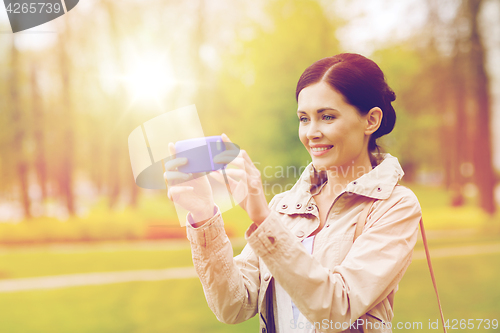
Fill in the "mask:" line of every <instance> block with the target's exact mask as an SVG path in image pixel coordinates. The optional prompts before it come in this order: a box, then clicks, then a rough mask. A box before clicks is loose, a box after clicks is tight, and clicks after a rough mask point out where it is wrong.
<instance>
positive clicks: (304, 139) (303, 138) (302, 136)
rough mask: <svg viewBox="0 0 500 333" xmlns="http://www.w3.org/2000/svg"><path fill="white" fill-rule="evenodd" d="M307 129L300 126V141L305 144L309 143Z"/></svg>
mask: <svg viewBox="0 0 500 333" xmlns="http://www.w3.org/2000/svg"><path fill="white" fill-rule="evenodd" d="M306 134H307V131H306V130H305V129H304V128H303V127H302V126H301V127H299V139H300V142H302V144H303V145H304V146H305V145H306V143H307V137H306Z"/></svg>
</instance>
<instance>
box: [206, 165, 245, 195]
mask: <svg viewBox="0 0 500 333" xmlns="http://www.w3.org/2000/svg"><path fill="white" fill-rule="evenodd" d="M210 177H212V178H213V179H215V180H216V181H217V182H219V183H220V184H224V185H226V186H227V185H228V184H227V183H226V179H225V178H224V176H223V175H222V172H219V171H216V172H212V173H210ZM226 178H227V181H228V183H229V188H230V189H231V193H232V195H233V196H234V195H235V193H236V192H238V193H239V194H240V195H239V197H242V196H243V194H242V193H246V192H247V190H246V187H247V186H246V185H245V184H246V181H245V180H239V181H237V180H234V179H232V178H231V177H229V176H228V177H226ZM240 201H241V200H240Z"/></svg>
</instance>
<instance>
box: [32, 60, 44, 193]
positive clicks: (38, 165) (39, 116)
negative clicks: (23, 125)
mask: <svg viewBox="0 0 500 333" xmlns="http://www.w3.org/2000/svg"><path fill="white" fill-rule="evenodd" d="M37 66H38V64H37V63H33V64H32V66H31V99H32V105H33V111H32V112H33V124H34V130H33V136H34V139H35V147H36V148H35V149H36V152H35V169H36V174H37V178H38V183H39V185H40V189H41V192H42V202H44V201H45V200H46V199H47V163H46V161H45V137H44V129H45V126H44V112H43V105H42V100H41V98H40V90H39V87H38V79H37V76H38V68H37Z"/></svg>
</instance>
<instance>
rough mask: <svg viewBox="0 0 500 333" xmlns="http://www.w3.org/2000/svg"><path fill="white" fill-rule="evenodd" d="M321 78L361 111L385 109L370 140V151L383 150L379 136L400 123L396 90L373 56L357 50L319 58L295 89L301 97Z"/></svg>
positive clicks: (302, 76) (305, 72)
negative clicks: (378, 125)
mask: <svg viewBox="0 0 500 333" xmlns="http://www.w3.org/2000/svg"><path fill="white" fill-rule="evenodd" d="M320 81H324V82H326V83H328V84H329V85H330V87H332V88H333V89H334V90H336V91H337V92H339V93H341V94H342V95H343V96H344V98H345V100H346V101H347V102H348V103H349V104H351V105H353V106H355V107H356V109H357V110H358V111H359V113H360V114H361V115H366V114H367V113H368V111H370V110H371V109H372V108H374V107H376V106H378V107H379V108H380V109H381V110H382V113H383V116H382V123H381V124H380V127H379V128H378V129H377V130H376V131H375V132H374V133H373V134H372V135H371V136H370V141H369V143H368V151H369V152H370V153H374V152H375V151H377V152H379V151H380V147H379V146H378V145H377V141H376V140H377V138H380V137H381V136H383V135H386V134H388V133H390V132H391V131H392V129H393V128H394V124H395V123H396V112H395V111H394V108H393V107H392V104H391V102H393V101H394V100H395V99H396V94H395V93H394V91H392V89H391V88H389V86H388V85H387V82H386V81H385V77H384V73H383V72H382V70H381V69H380V67H378V65H377V64H376V63H375V62H373V61H372V60H370V59H368V58H366V57H364V56H362V55H359V54H355V53H341V54H337V55H335V56H333V57H328V58H324V59H321V60H318V61H316V62H315V63H314V64H312V65H311V66H309V67H308V68H307V69H306V70H305V71H304V73H302V75H301V76H300V79H299V82H298V83H297V89H296V90H295V98H296V99H297V101H298V99H299V93H300V91H301V90H302V89H304V88H305V87H307V86H310V85H312V84H315V83H318V82H320ZM373 157H374V156H373V155H372V158H373ZM372 161H373V160H372ZM372 164H373V163H372Z"/></svg>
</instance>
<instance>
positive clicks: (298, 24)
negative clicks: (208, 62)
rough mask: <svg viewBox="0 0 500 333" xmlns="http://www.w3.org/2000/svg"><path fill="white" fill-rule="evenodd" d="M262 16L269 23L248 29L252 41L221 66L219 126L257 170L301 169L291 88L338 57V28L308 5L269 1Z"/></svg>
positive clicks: (306, 157)
mask: <svg viewBox="0 0 500 333" xmlns="http://www.w3.org/2000/svg"><path fill="white" fill-rule="evenodd" d="M266 13H267V15H268V20H267V21H268V22H269V23H268V24H261V25H259V26H254V27H252V29H253V30H252V38H251V39H249V40H245V41H241V42H240V43H241V44H240V45H238V47H237V48H236V51H235V52H232V53H228V54H227V55H226V56H225V59H224V61H223V62H224V64H225V65H224V67H223V69H222V71H221V73H220V76H219V87H220V90H221V96H220V97H221V99H222V103H221V104H222V105H223V107H224V108H225V109H224V111H221V112H224V113H226V114H227V115H231V116H230V117H228V119H227V120H225V121H223V123H224V127H225V128H227V129H226V131H227V132H229V133H227V134H228V135H230V137H231V136H232V137H233V138H234V141H235V142H237V143H238V144H241V146H242V148H243V149H246V150H248V151H249V153H250V154H251V155H250V156H251V157H252V159H253V160H254V161H256V162H258V163H260V169H261V170H262V169H263V168H265V167H266V166H271V167H273V169H274V167H277V166H284V167H286V166H296V167H300V166H303V165H305V164H306V163H308V161H309V155H308V154H307V152H306V150H305V149H304V147H303V146H302V144H301V143H300V140H299V138H298V125H299V122H298V119H297V115H296V111H297V103H296V101H295V87H296V84H297V81H298V79H299V77H300V74H301V73H302V72H303V71H304V70H305V69H306V68H307V67H308V66H309V65H311V64H312V63H313V62H315V61H317V60H319V59H321V58H324V57H327V56H331V55H334V54H336V53H338V52H339V43H338V41H337V39H336V37H335V31H336V28H337V26H336V24H335V21H334V20H333V18H329V17H326V16H325V13H324V11H323V9H322V8H321V6H320V5H319V4H318V3H317V2H316V1H313V0H309V1H272V2H270V3H269V5H268V7H267V8H266ZM276 172H278V170H276ZM276 172H271V171H269V172H267V174H275V173H276ZM289 176H290V177H292V178H293V177H295V176H297V177H298V174H296V175H294V174H290V175H289ZM278 177H281V176H279V175H278ZM285 177H286V176H285ZM277 181H286V179H279V180H277Z"/></svg>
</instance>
